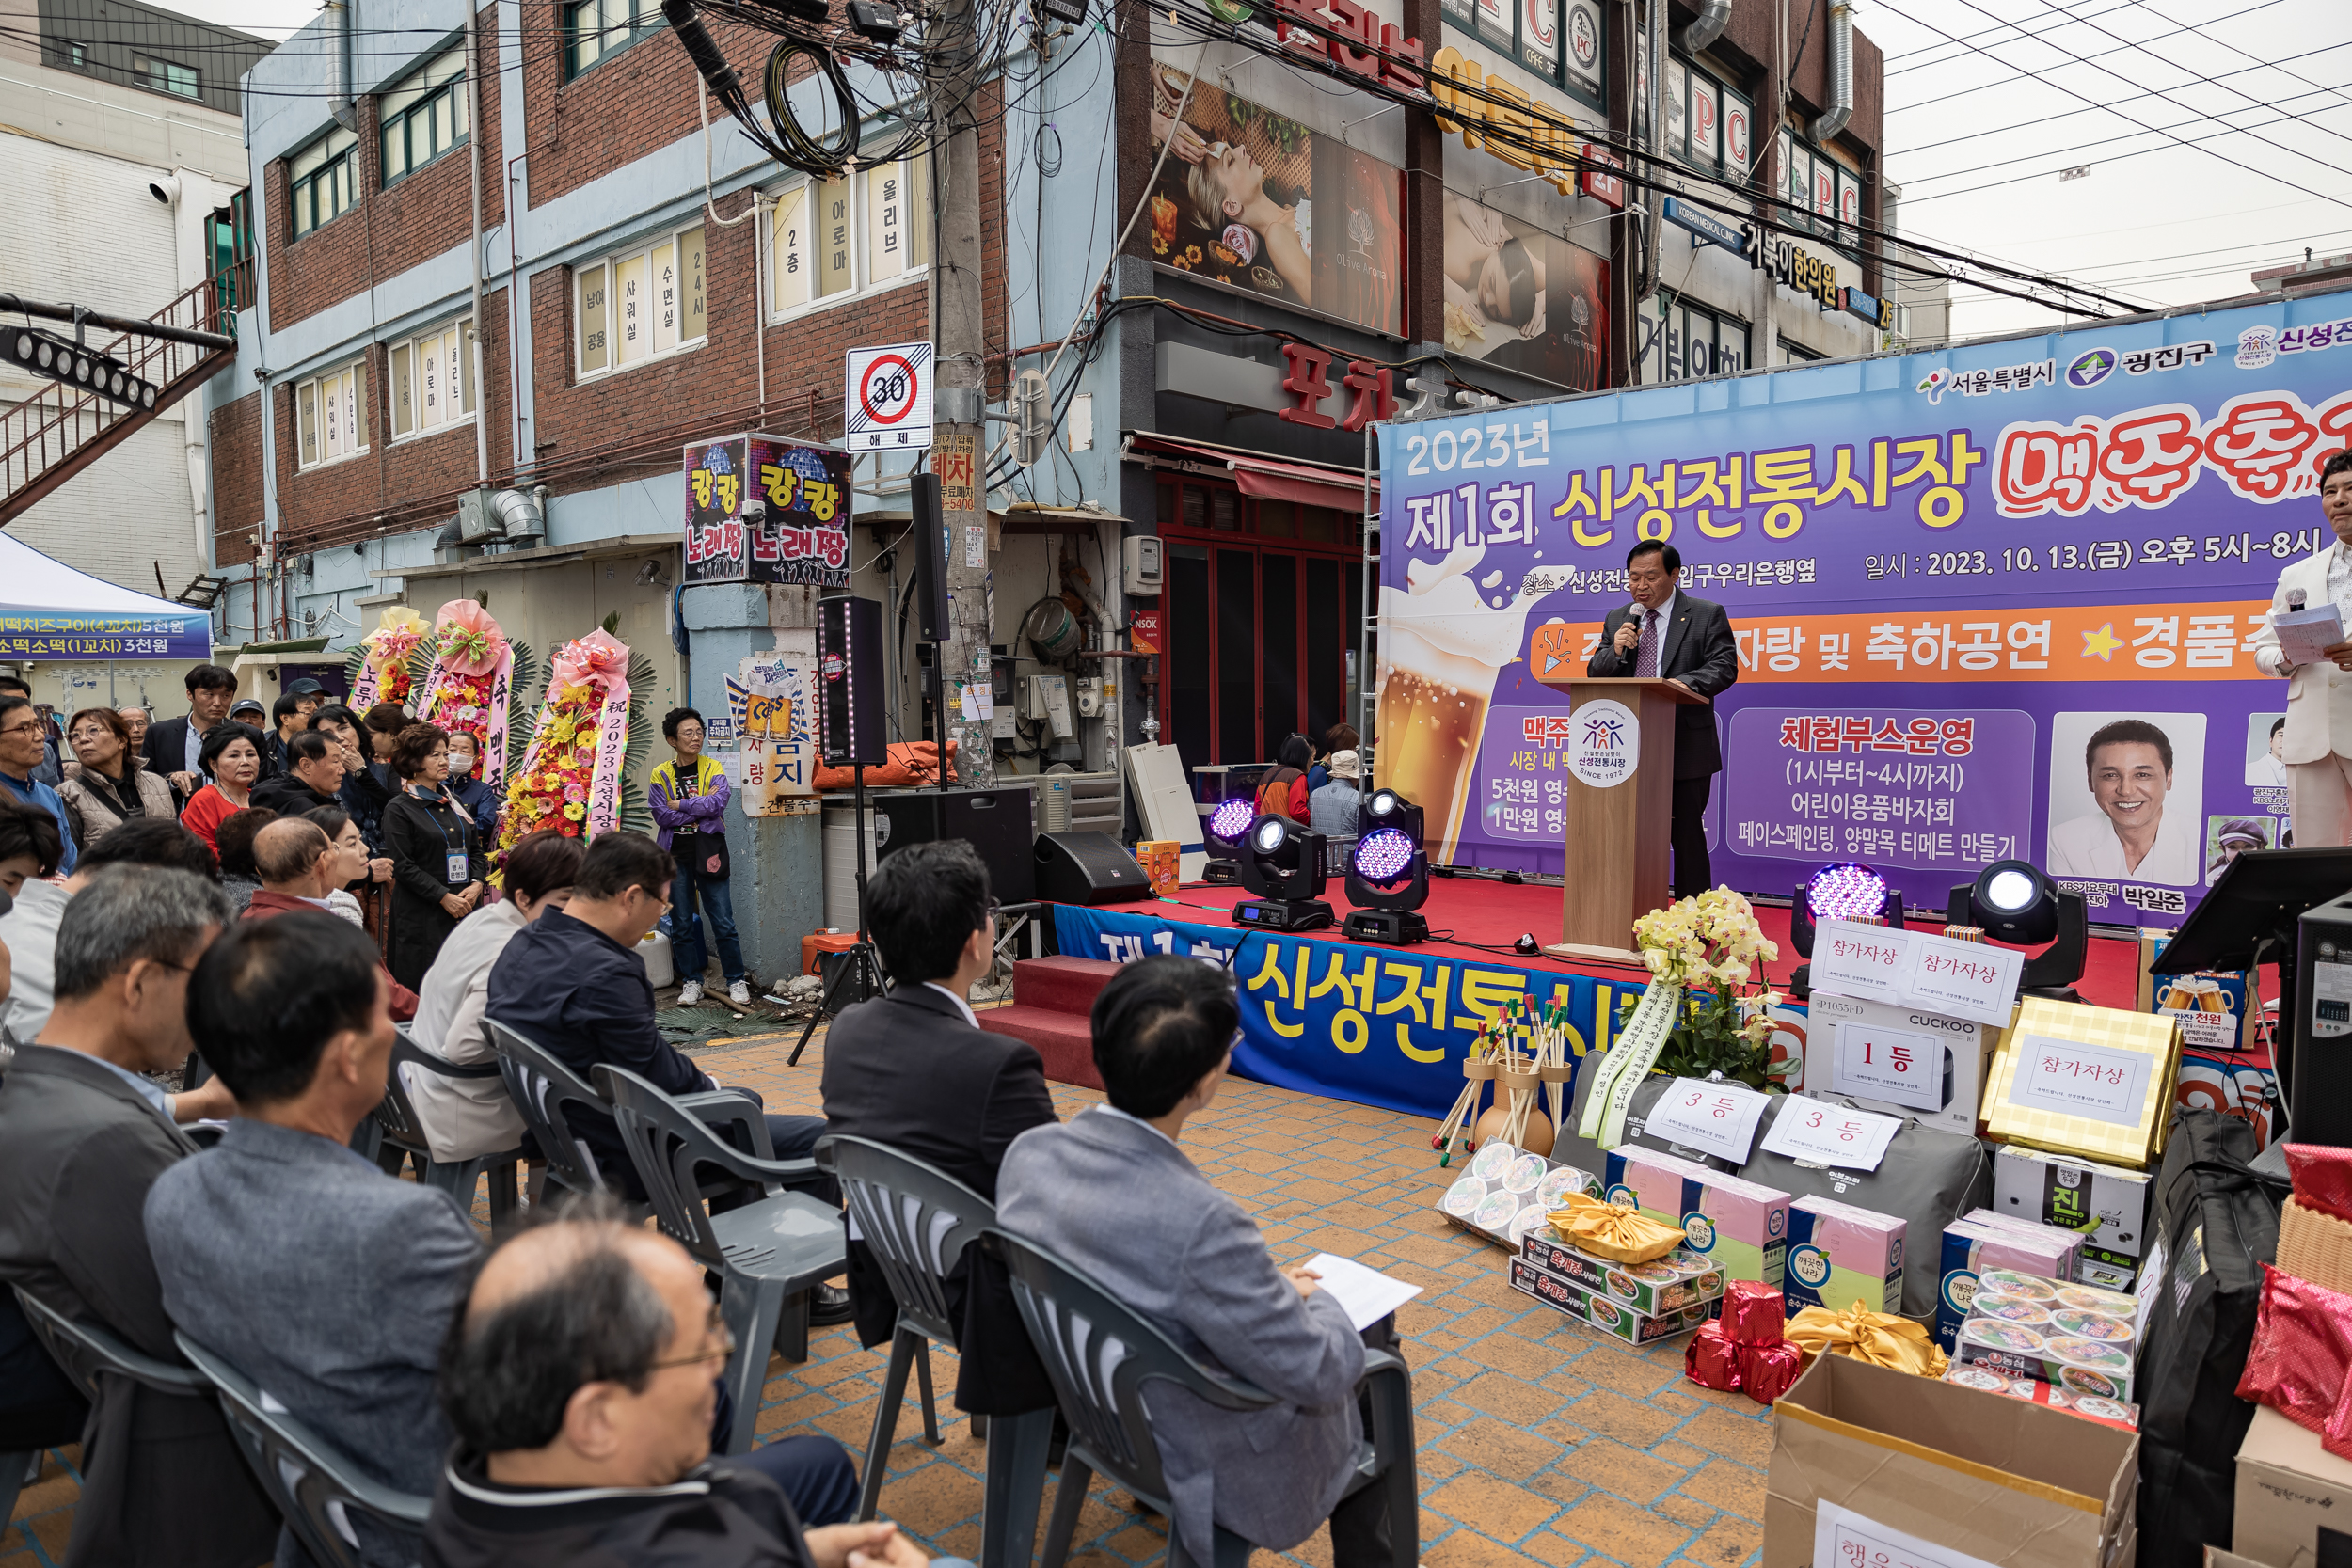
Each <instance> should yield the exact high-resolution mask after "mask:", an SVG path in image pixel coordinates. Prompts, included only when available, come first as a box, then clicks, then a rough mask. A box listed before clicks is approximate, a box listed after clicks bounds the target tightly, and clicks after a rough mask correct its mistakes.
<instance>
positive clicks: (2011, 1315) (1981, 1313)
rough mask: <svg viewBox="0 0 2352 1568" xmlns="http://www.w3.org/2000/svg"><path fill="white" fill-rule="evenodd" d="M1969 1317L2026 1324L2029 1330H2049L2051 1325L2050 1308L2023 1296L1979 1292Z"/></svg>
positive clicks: (1969, 1309)
mask: <svg viewBox="0 0 2352 1568" xmlns="http://www.w3.org/2000/svg"><path fill="white" fill-rule="evenodd" d="M1968 1315H1969V1316H1970V1317H1972V1318H1998V1319H1999V1320H2000V1321H2001V1322H2003V1323H2024V1324H2025V1325H2026V1327H2027V1328H2047V1327H2049V1325H2050V1308H2049V1307H2045V1306H2043V1305H2042V1303H2041V1302H2038V1301H2027V1300H2026V1298H2025V1297H2023V1296H1996V1295H1994V1294H1993V1293H1992V1292H1990V1291H1978V1292H1977V1299H1976V1302H1975V1304H1974V1305H1973V1306H1971V1307H1969V1308H1968Z"/></svg>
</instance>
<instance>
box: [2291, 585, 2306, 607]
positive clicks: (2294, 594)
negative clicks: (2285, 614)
mask: <svg viewBox="0 0 2352 1568" xmlns="http://www.w3.org/2000/svg"><path fill="white" fill-rule="evenodd" d="M2303 600H2304V593H2303V590H2301V589H2300V588H2290V589H2288V590H2287V609H2288V610H2289V611H2290V612H2292V611H2295V610H2301V609H2302V608H2303Z"/></svg>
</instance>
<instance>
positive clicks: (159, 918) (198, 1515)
mask: <svg viewBox="0 0 2352 1568" xmlns="http://www.w3.org/2000/svg"><path fill="white" fill-rule="evenodd" d="M119 831H123V832H127V831H128V830H119ZM173 831H174V832H178V830H177V829H174V830H173ZM228 919H229V908H228V904H227V902H226V900H224V899H223V898H222V897H221V895H220V890H219V889H218V888H215V887H214V886H212V885H211V884H210V883H208V882H206V881H204V880H203V879H201V878H199V877H196V876H193V875H191V874H190V873H188V872H185V871H173V870H165V869H161V868H158V867H151V866H129V865H123V866H113V867H109V868H107V869H104V870H102V871H100V872H99V873H98V874H97V875H95V876H94V877H92V878H91V879H90V882H89V885H88V886H87V887H86V888H84V889H83V890H82V891H81V892H80V893H78V894H76V895H74V896H73V897H72V899H71V900H70V901H68V902H67V904H66V906H65V909H64V911H63V914H62V916H61V918H60V920H59V923H58V926H57V936H56V998H55V1008H54V1010H53V1011H51V1012H50V1014H49V1015H48V1018H47V1021H46V1022H44V1023H43V1024H42V1026H41V1030H40V1038H39V1040H38V1041H37V1042H36V1043H34V1044H31V1045H26V1046H23V1047H20V1048H19V1049H18V1051H17V1053H16V1060H15V1062H14V1064H13V1065H12V1066H11V1067H10V1068H9V1069H8V1077H7V1080H6V1082H5V1083H0V1287H4V1286H8V1285H17V1286H22V1287H23V1288H24V1290H25V1291H27V1292H28V1293H30V1294H31V1295H32V1296H34V1297H35V1298H36V1299H38V1300H39V1301H40V1302H41V1303H43V1304H44V1305H46V1306H48V1307H54V1308H56V1310H57V1311H59V1312H62V1313H64V1314H65V1315H67V1316H68V1317H71V1318H75V1319H78V1320H81V1321H83V1322H86V1323H96V1324H98V1325H100V1326H102V1327H104V1328H109V1329H112V1330H113V1331H114V1332H115V1333H116V1334H117V1335H119V1336H120V1337H121V1338H123V1339H125V1340H127V1341H129V1342H130V1344H131V1346H132V1348H134V1349H135V1350H138V1351H142V1352H144V1353H146V1354H149V1355H152V1356H157V1357H160V1358H161V1359H164V1360H167V1361H172V1362H177V1361H178V1360H179V1359H180V1354H179V1352H178V1351H177V1350H176V1349H174V1348H173V1345H172V1342H171V1326H172V1325H171V1320H170V1319H169V1318H168V1317H167V1315H166V1313H165V1307H164V1302H163V1297H162V1292H161V1291H159V1290H158V1288H157V1285H156V1280H155V1264H154V1262H153V1260H152V1259H151V1258H150V1256H149V1254H148V1247H147V1231H146V1228H145V1227H144V1226H143V1225H142V1224H141V1223H140V1218H139V1215H140V1209H141V1206H142V1205H143V1204H145V1202H146V1201H147V1196H148V1193H149V1190H150V1189H151V1186H152V1185H153V1183H154V1182H155V1180H157V1178H159V1177H160V1176H162V1175H164V1174H165V1173H167V1172H168V1171H171V1170H174V1169H176V1168H178V1166H179V1165H180V1164H182V1163H183V1162H184V1161H185V1160H186V1159H187V1158H188V1157H189V1156H191V1155H193V1154H194V1153H195V1152H196V1146H195V1145H194V1144H192V1143H190V1142H189V1141H188V1140H187V1139H186V1138H185V1137H184V1136H183V1135H182V1134H181V1132H179V1130H178V1129H177V1128H175V1127H174V1126H173V1125H172V1119H171V1110H170V1102H171V1097H170V1096H169V1095H167V1094H166V1093H165V1092H164V1090H163V1086H162V1085H159V1084H157V1083H156V1082H155V1081H154V1079H152V1078H151V1077H150V1076H148V1075H149V1074H150V1073H154V1072H160V1071H163V1070H165V1069H169V1068H176V1067H178V1066H179V1065H180V1064H181V1063H182V1062H183V1061H184V1060H186V1058H187V1054H188V1049H189V1046H188V1024H187V989H188V972H189V971H190V970H191V969H193V968H195V967H196V964H197V960H198V958H199V956H201V955H202V953H203V952H204V949H205V946H206V944H207V943H209V942H212V940H213V939H214V937H215V936H216V935H217V934H218V933H219V930H220V928H221V926H222V925H223V923H225V922H226V921H227V920H228ZM9 1300H10V1305H11V1306H13V1305H14V1298H13V1297H11V1298H9ZM277 1539H278V1516H277V1514H276V1513H273V1512H272V1511H271V1509H270V1506H269V1499H268V1498H267V1497H264V1496H262V1490H261V1488H260V1487H259V1486H258V1485H257V1484H255V1482H254V1481H253V1478H252V1472H251V1471H250V1470H248V1469H247V1468H246V1464H245V1460H244V1457H243V1456H242V1455H241V1454H239V1453H238V1451H237V1447H236V1444H235V1441H234V1440H233V1439H232V1438H231V1437H230V1435H229V1429H228V1426H227V1425H226V1424H225V1423H224V1422H223V1421H222V1419H221V1415H220V1407H219V1406H218V1405H217V1404H216V1403H215V1402H213V1401H212V1400H211V1399H208V1398H187V1399H183V1398H179V1397H176V1396H173V1395H168V1394H161V1393H157V1392H155V1391H154V1390H152V1389H149V1388H143V1387H139V1386H135V1385H133V1384H129V1383H126V1382H124V1381H122V1380H121V1379H119V1378H115V1377H112V1376H107V1377H102V1378H101V1379H100V1387H99V1396H98V1401H97V1403H96V1404H95V1405H94V1406H93V1407H92V1409H91V1411H90V1415H89V1420H88V1422H87V1425H86V1426H84V1428H83V1429H82V1500H81V1504H80V1506H79V1507H78V1508H77V1509H76V1510H75V1511H74V1516H73V1534H72V1539H71V1541H70V1542H69V1543H68V1544H67V1547H66V1554H65V1560H66V1563H67V1565H68V1568H82V1565H84V1564H90V1565H100V1564H103V1565H104V1568H146V1565H150V1564H152V1565H155V1568H165V1565H170V1568H252V1565H253V1564H254V1563H256V1562H259V1561H261V1560H263V1559H265V1558H266V1557H268V1556H269V1553H270V1549H271V1544H272V1543H274V1542H275V1541H276V1540H277Z"/></svg>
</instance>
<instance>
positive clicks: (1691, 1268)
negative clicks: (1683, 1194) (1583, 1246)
mask: <svg viewBox="0 0 2352 1568" xmlns="http://www.w3.org/2000/svg"><path fill="white" fill-rule="evenodd" d="M1522 1250H1523V1252H1524V1253H1525V1255H1526V1256H1527V1258H1528V1259H1530V1260H1531V1261H1533V1262H1534V1263H1535V1264H1536V1265H1537V1266H1539V1267H1541V1268H1545V1269H1549V1270H1550V1271H1551V1272H1552V1273H1553V1274H1556V1275H1560V1276H1561V1277H1562V1278H1564V1279H1567V1280H1571V1281H1573V1282H1574V1283H1576V1284H1579V1285H1581V1286H1583V1287H1584V1288H1585V1289H1587V1290H1590V1291H1599V1292H1601V1293H1602V1294H1604V1295H1606V1296H1608V1297H1609V1298H1610V1299H1611V1300H1612V1301H1614V1302H1616V1303H1618V1304H1619V1305H1620V1306H1623V1307H1628V1308H1629V1309H1631V1310H1633V1311H1635V1312H1639V1313H1643V1314H1645V1316H1649V1317H1658V1316H1661V1315H1662V1314H1664V1313H1668V1312H1679V1311H1681V1310H1682V1309H1683V1308H1684V1307H1694V1306H1699V1305H1702V1304H1705V1303H1708V1302H1712V1301H1714V1300H1716V1299H1717V1298H1718V1297H1720V1296H1721V1295H1722V1294H1723V1293H1724V1285H1725V1283H1726V1281H1725V1280H1724V1271H1723V1270H1721V1269H1719V1268H1717V1267H1716V1266H1715V1265H1714V1264H1713V1263H1711V1262H1709V1261H1708V1259H1705V1258H1702V1257H1700V1256H1699V1255H1698V1254H1697V1253H1695V1252H1692V1250H1691V1249H1690V1248H1688V1247H1677V1248H1675V1249H1674V1251H1672V1252H1670V1253H1668V1254H1666V1256H1665V1257H1663V1258H1660V1259H1655V1260H1653V1261H1651V1262H1647V1263H1618V1262H1613V1261H1611V1260H1610V1259H1606V1258H1600V1257H1596V1256H1595V1255H1594V1254H1592V1253H1589V1252H1582V1251H1580V1250H1578V1249H1577V1248H1576V1247H1574V1246H1571V1245H1569V1244H1568V1243H1565V1242H1564V1241H1562V1240H1561V1239H1560V1234H1559V1232H1558V1231H1556V1230H1553V1229H1552V1228H1551V1227H1549V1226H1546V1227H1544V1228H1543V1229H1541V1230H1536V1231H1531V1232H1530V1233H1529V1234H1528V1237H1527V1240H1526V1242H1525V1243H1523V1246H1522Z"/></svg>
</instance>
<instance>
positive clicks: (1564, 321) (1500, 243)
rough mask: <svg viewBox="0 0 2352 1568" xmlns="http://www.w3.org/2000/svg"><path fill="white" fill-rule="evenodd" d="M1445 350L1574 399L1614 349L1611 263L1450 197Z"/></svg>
mask: <svg viewBox="0 0 2352 1568" xmlns="http://www.w3.org/2000/svg"><path fill="white" fill-rule="evenodd" d="M1444 210H1445V346H1446V347H1447V348H1448V349H1449V350H1451V351H1452V352H1454V353H1455V354H1458V355H1461V356H1464V357H1465V358H1472V359H1478V360H1481V361H1483V362H1485V363H1486V364H1489V365H1495V366H1499V367H1501V368H1502V369H1504V370H1509V371H1518V372H1520V373H1522V374H1525V375H1535V376H1541V377H1543V378H1544V379H1545V380H1546V381H1549V382H1554V383H1556V384H1558V385H1559V386H1562V387H1565V388H1568V389H1570V390H1571V391H1579V392H1581V391H1587V390H1589V389H1591V388H1593V387H1594V386H1596V385H1597V384H1598V382H1599V380H1600V376H1601V367H1602V360H1603V356H1605V355H1606V354H1607V352H1608V347H1609V317H1608V313H1607V312H1608V304H1607V302H1608V298H1609V262H1608V259H1607V258H1605V257H1602V256H1598V255H1596V254H1595V253H1593V252H1592V251H1589V250H1586V249H1584V248H1583V247H1582V246H1581V245H1570V244H1569V243H1568V242H1567V241H1565V240H1564V239H1562V238H1561V237H1560V236H1559V235H1557V234H1551V233H1547V232H1546V231H1545V230H1541V229H1538V228H1537V227H1535V226H1534V224H1531V223H1522V222H1521V221H1519V220H1518V218H1515V217H1508V216H1506V215H1504V214H1502V213H1498V212H1496V211H1495V210H1494V209H1493V208H1492V207H1485V206H1481V205H1480V204H1478V203H1477V202H1475V201H1471V200H1469V199H1468V198H1464V197H1463V196H1461V195H1460V194H1459V193H1458V192H1455V191H1452V190H1449V191H1447V192H1446V193H1445V198H1444Z"/></svg>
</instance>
